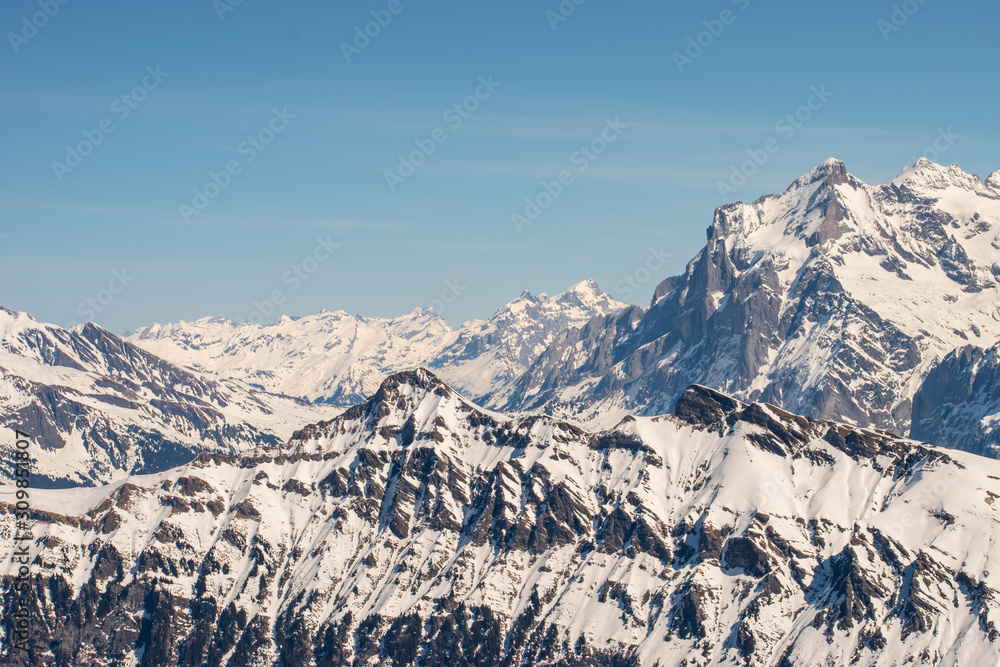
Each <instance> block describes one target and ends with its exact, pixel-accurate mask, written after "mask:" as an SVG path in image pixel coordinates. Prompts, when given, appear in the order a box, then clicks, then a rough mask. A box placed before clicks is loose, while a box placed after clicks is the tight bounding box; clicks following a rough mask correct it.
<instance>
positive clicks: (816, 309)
mask: <svg viewBox="0 0 1000 667" xmlns="http://www.w3.org/2000/svg"><path fill="white" fill-rule="evenodd" d="M998 179H1000V176H998V175H996V174H994V175H993V176H992V177H991V178H990V179H988V180H987V182H985V183H984V182H983V181H980V180H979V179H978V178H977V177H975V176H973V175H971V174H967V173H965V172H963V171H962V170H961V169H959V168H958V166H957V165H952V166H951V167H942V166H939V165H936V164H933V163H930V162H928V161H926V160H921V161H919V162H917V163H916V164H915V165H913V166H912V167H911V168H908V169H907V170H905V171H904V172H903V173H902V174H901V175H900V177H899V178H897V179H896V180H894V181H893V182H891V183H889V184H886V185H880V186H869V185H866V184H864V183H862V182H861V181H859V180H858V179H856V178H855V177H854V176H852V175H850V174H849V173H848V172H847V170H846V169H845V167H844V165H843V163H841V162H839V161H836V160H828V161H826V162H824V163H823V164H822V165H820V166H819V167H817V168H816V169H814V170H813V171H811V172H810V173H809V174H807V175H805V176H803V177H802V178H800V179H798V180H797V181H795V182H794V183H793V184H792V185H791V186H789V188H788V189H787V190H786V191H785V192H784V193H782V194H781V195H777V196H766V197H762V198H760V199H759V200H757V201H756V202H754V203H752V204H743V203H737V204H732V205H728V206H723V207H721V208H719V209H718V210H717V211H716V214H715V219H714V221H713V223H712V226H711V227H710V228H709V230H708V244H707V246H706V247H705V249H704V250H703V251H702V252H701V253H700V254H699V255H698V256H697V257H696V258H695V259H693V260H692V261H691V262H690V263H689V264H688V266H687V270H686V271H685V273H684V274H683V275H680V276H676V277H673V278H670V279H668V280H666V281H664V282H663V283H662V284H661V285H659V286H658V287H657V290H656V294H655V296H654V299H653V303H652V305H651V306H650V308H649V309H647V310H644V311H643V310H640V309H630V310H628V311H625V312H623V313H621V314H619V315H618V316H617V317H611V318H606V319H605V321H604V322H603V323H602V324H601V325H600V326H593V327H588V328H587V330H585V331H569V332H565V333H564V334H563V335H562V336H560V337H557V338H556V340H555V341H554V342H553V344H552V345H551V346H550V347H549V349H548V350H546V352H545V353H543V354H542V355H541V356H540V357H539V358H538V359H537V360H536V361H535V362H534V363H533V364H532V367H531V368H530V369H529V370H528V371H527V372H526V373H525V375H523V376H522V377H521V378H519V379H518V380H517V382H516V383H515V386H514V388H513V391H512V392H511V395H510V397H509V398H508V400H507V401H506V404H505V405H506V407H507V408H509V409H533V408H544V409H546V410H548V411H550V412H553V413H555V414H561V415H569V416H573V417H575V418H578V419H584V420H587V419H593V418H595V417H596V416H598V415H620V414H622V413H624V412H626V411H636V412H639V413H641V414H656V413H659V412H663V411H665V410H667V409H669V406H670V405H672V404H673V401H675V400H676V399H677V397H678V396H679V395H680V394H681V392H683V391H684V388H685V387H686V386H688V385H689V384H691V383H699V384H704V385H708V386H712V387H717V388H719V389H721V390H723V391H726V392H730V393H733V394H735V395H736V396H739V397H742V398H745V399H747V400H766V401H770V402H773V403H776V404H779V405H781V406H783V407H784V408H786V409H789V410H792V411H794V412H798V413H800V414H810V415H814V416H818V417H824V418H830V419H837V420H841V421H846V422H850V423H857V424H862V425H874V426H877V427H881V428H887V429H891V430H893V431H896V432H899V433H908V432H909V429H910V412H911V401H912V397H913V395H914V394H915V393H916V391H917V390H918V389H919V387H920V384H921V382H922V380H923V377H924V375H925V374H926V373H927V372H928V371H929V369H930V368H931V367H932V366H933V365H934V363H936V362H937V361H938V360H939V359H941V358H942V357H944V356H945V355H947V354H948V353H950V352H951V351H953V350H955V349H957V348H959V347H964V346H965V345H967V344H969V342H970V341H982V342H984V343H986V344H987V345H992V344H993V343H994V342H996V340H997V339H998V338H1000V289H998V285H997V281H998V279H1000V190H997V189H996V183H997V182H998Z"/></svg>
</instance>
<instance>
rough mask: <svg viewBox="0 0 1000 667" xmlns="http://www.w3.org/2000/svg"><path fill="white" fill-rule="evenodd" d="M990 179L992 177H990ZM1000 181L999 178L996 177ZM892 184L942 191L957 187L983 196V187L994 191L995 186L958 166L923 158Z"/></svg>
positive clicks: (904, 171) (907, 168)
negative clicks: (945, 164)
mask: <svg viewBox="0 0 1000 667" xmlns="http://www.w3.org/2000/svg"><path fill="white" fill-rule="evenodd" d="M990 178H992V176H991V177H990ZM998 180H1000V177H998ZM892 183H893V184H894V185H903V184H904V183H905V184H906V185H909V186H911V187H913V186H917V187H923V188H928V189H933V190H944V189H947V188H950V187H958V188H962V189H963V190H970V191H973V192H978V193H980V194H984V193H986V192H988V190H987V188H984V185H986V186H989V187H991V188H994V189H995V187H996V186H995V185H990V183H989V179H987V181H986V183H985V184H984V183H983V181H981V180H980V179H979V177H978V176H976V175H975V174H970V173H968V172H967V171H965V170H963V169H962V168H961V167H960V166H959V165H958V164H950V165H948V166H947V167H946V166H944V165H942V164H938V163H936V162H931V161H930V160H928V159H927V158H925V157H921V158H918V159H917V161H916V162H914V163H913V164H911V165H910V166H908V167H906V168H905V169H903V170H902V171H901V172H899V176H897V177H896V178H895V179H894V180H893V181H892Z"/></svg>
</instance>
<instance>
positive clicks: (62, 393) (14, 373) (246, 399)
mask: <svg viewBox="0 0 1000 667" xmlns="http://www.w3.org/2000/svg"><path fill="white" fill-rule="evenodd" d="M337 412H339V410H338V409H336V408H333V406H312V405H308V404H306V403H304V402H302V401H298V400H295V399H291V398H288V397H284V396H276V395H272V394H267V393H265V392H261V391H256V390H252V389H251V388H250V387H247V386H246V385H244V384H242V383H240V382H237V381H235V380H222V379H217V378H213V377H205V376H204V375H203V374H201V373H196V372H191V371H189V370H187V369H184V368H181V367H178V366H176V365H173V364H171V363H169V362H166V361H164V360H162V359H160V358H158V357H156V356H154V355H152V354H150V353H148V352H146V351H144V350H142V349H140V348H138V347H136V346H134V345H132V344H131V343H128V342H126V341H123V340H122V339H121V338H119V337H118V336H116V335H114V334H112V333H110V332H108V331H106V330H104V329H102V328H101V327H99V326H96V325H93V324H87V325H83V326H80V327H77V328H75V329H73V330H66V329H62V328H60V327H57V326H55V325H52V324H42V323H39V322H37V321H36V320H34V319H33V318H32V317H30V316H29V315H26V314H24V313H19V312H15V311H11V310H6V309H4V308H0V425H2V426H4V427H5V428H8V429H11V430H13V429H20V430H22V431H25V432H27V433H30V434H31V435H32V437H33V438H34V441H35V443H36V447H35V449H34V450H33V451H32V457H33V458H34V459H35V468H34V475H33V483H34V485H35V486H37V485H40V484H56V485H65V484H81V483H83V484H93V483H95V482H108V481H111V480H115V479H120V478H122V477H125V476H126V475H128V474H131V473H137V472H151V471H160V470H166V469H168V468H171V467H173V466H176V465H179V464H181V463H185V462H187V461H190V460H191V459H192V458H193V457H194V456H196V455H197V454H198V453H199V452H201V451H203V450H205V451H211V452H222V453H226V454H235V453H237V452H239V451H241V450H244V449H247V448H252V447H257V446H261V445H277V444H279V443H281V442H283V441H284V440H286V439H287V438H288V436H289V435H291V433H292V431H293V430H295V429H297V428H299V427H301V425H302V424H303V423H306V422H308V421H313V420H316V419H319V418H323V417H331V416H333V415H335V414H337ZM13 446H14V439H13V437H10V438H4V439H3V441H0V479H10V476H9V475H10V470H11V466H12V465H13V461H14V459H13V456H12V455H11V448H12V447H13Z"/></svg>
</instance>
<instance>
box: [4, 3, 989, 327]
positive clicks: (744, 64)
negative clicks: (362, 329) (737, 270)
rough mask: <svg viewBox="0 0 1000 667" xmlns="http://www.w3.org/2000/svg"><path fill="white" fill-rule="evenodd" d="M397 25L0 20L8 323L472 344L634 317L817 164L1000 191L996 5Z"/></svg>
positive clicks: (441, 12) (139, 16) (207, 16)
mask: <svg viewBox="0 0 1000 667" xmlns="http://www.w3.org/2000/svg"><path fill="white" fill-rule="evenodd" d="M397 2H398V4H396V3H394V2H391V1H390V0H384V1H383V0H377V1H365V2H351V3H346V2H336V3H334V2H295V1H288V2H282V3H277V2H267V1H265V0H243V1H242V3H240V4H238V5H235V0H218V1H217V2H214V3H213V2H212V0H181V1H178V2H171V3H136V2H124V1H115V0H111V1H108V2H101V3H86V2H83V1H82V0H70V1H69V2H67V4H65V5H62V4H58V2H57V0H42V2H41V3H39V2H38V0H35V1H34V2H29V1H25V0H8V1H7V2H5V3H3V5H2V8H0V28H2V30H3V32H4V34H5V39H4V43H3V44H2V45H0V86H2V88H0V89H2V91H3V94H2V96H0V121H2V122H0V136H2V155H3V159H2V162H0V170H2V171H0V234H3V235H4V236H2V237H0V304H2V305H4V306H7V307H9V308H14V309H18V310H25V311H27V312H30V313H32V314H33V315H35V316H36V317H37V318H39V319H42V320H46V321H51V322H55V323H56V324H60V325H69V324H73V323H77V322H80V321H83V320H86V319H93V320H94V321H96V322H98V323H100V324H102V325H104V326H106V327H108V328H110V329H112V330H115V331H125V330H128V329H131V328H134V327H136V326H139V325H142V324H147V323H150V322H153V321H159V322H165V321H170V320H177V319H188V320H190V319H195V318H198V317H202V316H206V315H221V316H226V317H230V318H233V319H235V320H238V321H243V320H246V319H248V318H252V317H262V316H269V317H264V319H269V318H273V316H274V315H276V314H280V313H287V314H292V315H304V314H309V313H313V312H317V311H319V310H321V309H324V308H325V309H327V310H337V309H343V310H347V311H350V312H355V313H357V312H360V313H363V314H365V315H369V316H394V315H399V314H402V313H405V312H408V311H410V310H412V309H413V308H415V307H422V306H430V305H432V304H433V305H436V306H437V307H438V309H439V310H440V311H441V314H442V315H443V316H444V317H445V318H446V319H448V320H449V321H450V322H452V323H453V324H459V323H461V322H462V321H464V320H467V319H471V318H479V317H485V316H488V315H489V314H490V313H492V312H493V311H494V310H495V309H496V308H497V307H499V306H500V305H502V304H503V303H505V302H507V301H509V300H510V299H512V298H515V297H516V296H518V295H519V294H520V293H521V291H522V290H525V289H527V290H529V291H532V292H535V293H539V292H548V293H555V292H558V291H560V290H562V289H565V288H566V287H568V286H569V285H571V284H573V283H575V282H578V281H580V280H584V279H588V278H593V279H595V280H597V281H598V283H599V284H600V285H601V286H602V287H603V288H604V289H605V291H607V292H608V293H609V294H611V295H612V296H613V297H616V298H619V299H622V300H626V301H631V302H634V303H639V304H645V303H647V302H648V300H649V298H650V296H651V294H652V292H653V289H654V287H655V285H656V283H657V282H659V281H660V280H662V279H664V278H666V277H668V276H669V275H672V274H675V273H678V272H680V271H681V270H683V266H684V264H685V263H686V262H687V261H688V260H689V259H690V258H691V257H692V256H693V255H694V254H695V253H696V252H697V251H698V250H699V249H700V247H701V246H702V245H703V243H704V239H705V229H706V227H707V226H708V225H709V223H710V222H711V218H712V212H713V210H714V209H715V207H716V206H719V205H720V204H723V203H726V202H727V201H735V200H752V199H755V198H756V197H758V196H759V195H761V194H764V193H767V192H773V191H780V190H782V189H784V187H785V186H787V184H788V183H789V182H791V181H792V180H794V179H795V178H797V177H798V176H799V175H801V174H802V173H804V172H806V171H808V170H809V169H811V168H812V167H814V166H815V165H817V164H818V163H820V162H821V161H823V160H824V159H825V158H827V157H831V156H836V157H839V158H841V159H842V160H844V161H845V162H846V163H847V166H848V169H849V170H850V171H851V172H852V173H854V174H856V175H857V176H859V177H860V178H862V179H864V180H866V181H868V182H883V181H886V180H888V179H890V178H892V177H893V176H895V175H896V174H897V173H898V172H899V170H900V169H901V168H902V166H903V165H904V164H905V163H907V162H910V161H912V159H914V158H915V157H917V156H919V155H921V154H923V153H925V151H927V150H928V149H930V148H932V147H933V144H934V142H935V140H937V139H938V138H939V137H940V136H942V133H944V134H948V135H949V136H950V138H949V139H948V140H947V142H944V143H947V148H946V150H944V151H943V153H942V154H941V155H940V156H939V157H938V161H939V162H943V163H952V162H958V163H960V164H961V165H962V166H963V168H965V169H966V170H968V171H971V172H973V173H977V174H980V175H982V176H985V175H986V174H988V173H990V172H991V171H993V170H995V169H997V168H1000V151H998V148H1000V139H998V135H997V133H996V117H997V116H996V113H997V112H996V109H997V106H998V105H997V97H998V90H997V85H996V79H995V74H994V73H995V71H996V63H997V61H998V58H997V56H998V50H1000V42H998V40H997V39H996V35H995V30H996V25H997V24H998V19H1000V9H998V7H997V5H996V4H995V3H986V2H965V3H945V2H942V1H941V0H925V2H923V3H921V2H919V0H909V2H907V3H893V2H872V1H871V0H869V1H867V2H859V1H858V2H856V1H848V2H840V3H802V2H768V3H765V2H762V1H760V0H738V1H735V2H734V1H732V0H714V1H712V2H700V3H697V4H696V3H684V5H683V6H682V7H675V6H674V5H677V4H681V3H659V2H657V3H653V2H615V3H612V2H609V1H607V0H586V1H585V2H583V3H582V4H580V5H576V4H574V3H573V2H572V0H567V1H566V2H563V3H562V7H563V10H564V11H563V14H559V13H558V12H560V2H558V0H549V1H541V2H540V1H538V0H534V1H531V2H528V1H521V0H505V1H503V2H499V1H485V2H458V1H453V0H444V1H435V2H429V1H427V0H397ZM50 3H51V6H50V7H48V11H49V13H50V14H53V15H52V16H51V17H48V16H35V15H36V14H38V12H43V11H44V7H45V6H46V5H48V4H50ZM40 7H41V8H40ZM570 8H573V11H572V13H570V12H569V11H568V10H569V9H570ZM229 10H231V11H229ZM393 10H394V11H395V12H396V13H393ZM372 12H375V17H373V15H372ZM33 16H35V18H34V19H33V18H32V17H33ZM220 17H221V18H220ZM376 18H381V19H382V21H383V23H385V25H384V26H378V25H369V26H367V27H368V29H369V31H370V32H371V33H373V34H375V33H377V34H376V35H375V36H374V37H371V38H369V39H368V40H367V43H366V41H365V40H364V39H363V38H358V40H357V42H356V44H355V46H353V48H349V49H346V51H347V53H346V55H345V48H344V47H343V46H342V44H343V43H349V44H351V43H355V42H354V40H355V38H356V36H357V34H356V28H357V29H360V30H361V31H364V29H365V27H366V24H368V23H370V22H372V21H374V20H376ZM561 19H565V20H561ZM33 20H34V23H36V24H41V27H40V28H37V30H32V27H34V26H30V24H31V22H32V21H33ZM26 21H27V23H25V22H26ZM880 21H881V22H882V23H880ZM689 40H690V41H689ZM699 41H700V42H701V46H692V43H693V44H697V43H698V42H699ZM359 45H360V47H363V48H359ZM677 53H680V54H681V55H682V56H683V58H678V57H677V56H676V55H675V54H677ZM348 60H349V61H350V62H348ZM151 72H152V73H151ZM154 73H155V75H154ZM484 80H485V81H487V82H492V83H490V84H489V86H486V85H484V84H483V83H481V81H484ZM814 90H819V91H822V92H823V93H824V94H823V95H822V97H816V96H815V94H814V92H813V91H814ZM477 93H478V98H477V97H476V95H477ZM123 95H124V96H126V97H125V98H124V99H123V98H122V96H123ZM810 102H811V103H812V105H813V107H814V108H812V109H808V111H804V110H803V109H800V107H802V105H804V104H807V103H810ZM456 104H457V105H464V107H462V106H460V110H455V109H454V107H455V105H456ZM449 110H451V111H450V112H449ZM276 113H277V116H276V115H275V114H276ZM446 113H448V115H447V116H446ZM796 113H799V114H800V119H801V118H806V117H807V119H806V120H805V121H803V122H798V121H796V123H795V124H794V126H793V125H790V124H789V121H787V120H786V121H784V125H779V121H781V120H782V119H783V118H785V117H786V115H787V114H793V115H794V114H796ZM793 117H794V116H793ZM616 119H617V120H616ZM609 122H610V123H612V124H615V123H617V127H618V129H617V130H615V131H608V130H607V128H609ZM789 127H791V128H792V129H791V130H789ZM102 128H103V130H102ZM779 128H780V129H779ZM108 129H110V130H111V131H110V132H105V131H104V130H108ZM435 131H437V132H435ZM602 133H603V134H604V139H609V138H610V139H612V140H610V141H606V142H605V141H604V139H601V137H602ZM435 138H436V139H437V140H435ZM769 139H773V140H774V142H772V143H771V144H770V145H771V146H772V148H773V147H774V146H775V145H776V146H777V150H776V151H773V152H772V153H770V154H767V157H766V160H763V164H762V165H761V166H759V167H757V166H756V165H754V167H755V168H754V170H753V171H754V172H755V173H753V174H752V175H749V176H748V177H747V179H746V182H745V184H742V185H741V187H739V188H736V189H735V191H728V190H727V191H726V192H723V193H720V189H719V187H718V184H719V183H720V182H726V181H729V179H730V178H731V176H732V174H733V169H734V167H736V168H737V169H738V168H739V166H740V165H741V164H742V163H744V162H745V161H746V160H748V159H749V154H748V151H751V152H754V151H755V152H757V154H758V155H760V150H761V148H762V147H763V146H764V145H765V144H766V142H767V141H768V140H769ZM98 140H99V141H98ZM81 142H82V143H83V146H82V147H81V150H80V151H79V152H81V153H82V152H86V153H88V154H87V155H85V156H82V155H81V156H80V157H79V161H77V160H76V159H75V158H74V157H72V156H68V155H67V152H68V151H67V147H71V148H74V150H75V148H76V147H80V145H81ZM255 142H256V144H255ZM255 145H256V147H255ZM941 145H944V144H943V143H942V142H941V141H939V146H941ZM420 146H423V148H420ZM582 146H591V147H592V148H591V151H592V152H591V153H590V155H589V156H586V157H585V156H584V155H585V154H583V153H580V152H579V151H580V148H581V147H582ZM430 148H433V152H432V153H431V151H430ZM597 149H601V150H603V152H601V153H600V154H597ZM414 151H423V153H422V154H418V155H416V156H415V157H413V162H421V163H422V164H420V166H419V167H416V168H415V169H414V171H413V173H412V175H409V172H408V171H407V169H406V168H405V167H404V168H403V169H402V171H396V174H397V176H399V174H400V173H405V174H406V177H405V178H402V179H401V181H402V182H400V180H399V179H391V180H393V181H394V182H393V187H392V188H390V185H389V184H388V183H387V178H386V172H387V171H390V172H391V171H394V170H398V169H399V167H400V156H404V158H405V159H406V160H407V161H409V160H410V156H411V154H412V153H413V152H414ZM931 157H934V156H933V155H932V156H931ZM54 163H59V165H62V166H59V165H55V166H54ZM74 165H75V166H74ZM584 166H585V167H586V170H585V171H584V170H583V167H584ZM227 167H230V168H231V169H232V173H228V174H227V173H225V172H226V170H227ZM561 172H567V173H568V176H569V179H568V181H567V183H568V184H567V185H565V186H564V187H563V188H562V191H561V192H559V193H558V196H556V197H555V198H554V200H552V201H551V203H550V204H549V205H548V207H547V208H545V209H544V210H540V211H539V214H538V215H537V217H536V219H534V220H533V221H532V222H531V224H530V225H522V226H521V227H520V231H518V229H517V228H515V224H514V223H513V222H512V215H514V214H520V215H524V214H525V213H526V208H528V204H527V203H526V199H533V200H535V201H540V202H541V203H548V201H547V200H546V199H545V197H544V196H543V194H542V193H545V185H544V184H545V183H548V184H549V189H550V190H551V191H553V192H556V189H555V186H553V185H552V183H553V182H554V181H556V182H557V181H558V178H559V175H560V173H561ZM212 174H214V175H215V180H216V181H217V182H218V183H222V184H224V187H217V186H214V185H213V184H212ZM206 187H207V188H208V193H206V194H212V195H213V197H212V198H210V199H209V198H208V197H206V198H205V200H201V201H199V200H198V196H197V195H196V194H195V190H196V189H197V190H198V191H199V192H202V193H205V189H206ZM539 197H541V200H539V199H538V198H539ZM195 204H201V205H204V206H203V208H202V210H198V211H197V213H196V214H193V215H192V214H191V210H192V209H193V210H197V209H196V207H195ZM182 205H184V206H189V207H191V208H190V209H187V211H188V215H185V214H184V210H183V209H182ZM651 251H655V252H657V253H659V254H661V255H662V254H663V253H667V254H669V255H670V257H669V259H668V260H667V262H666V263H665V264H664V265H663V266H662V267H661V268H659V269H657V270H656V271H654V272H653V274H652V275H650V276H649V277H648V279H647V280H646V281H645V282H642V284H640V285H638V289H634V290H633V289H631V288H627V289H625V288H624V287H625V286H624V283H623V278H624V276H626V275H631V276H633V282H635V280H634V278H635V276H636V273H635V272H636V269H637V268H638V267H641V266H643V265H644V264H645V262H646V260H647V258H648V257H649V256H650V253H651ZM296 267H298V268H296ZM639 277H640V278H644V277H645V274H644V273H643V272H641V271H640V273H639ZM442 292H444V293H445V296H446V297H447V299H446V301H448V303H444V302H443V301H436V300H439V299H440V298H441V295H442ZM88 304H89V305H88ZM272 307H273V310H274V313H273V314H271V313H270V310H271V308H272ZM264 311H267V312H264Z"/></svg>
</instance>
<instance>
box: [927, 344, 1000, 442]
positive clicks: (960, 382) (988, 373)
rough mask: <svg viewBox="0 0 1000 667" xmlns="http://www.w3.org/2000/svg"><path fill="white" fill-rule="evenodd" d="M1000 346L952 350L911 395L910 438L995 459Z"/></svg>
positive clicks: (999, 422) (999, 435)
mask: <svg viewBox="0 0 1000 667" xmlns="http://www.w3.org/2000/svg"><path fill="white" fill-rule="evenodd" d="M998 354H1000V344H998V345H994V346H993V347H991V348H988V349H982V348H979V347H974V346H968V347H964V348H962V349H960V350H956V351H955V352H952V353H951V354H949V355H948V356H946V357H945V358H944V359H942V360H941V362H940V363H938V364H936V365H935V366H934V368H932V369H931V371H930V372H929V373H928V374H927V378H926V379H925V380H924V382H923V384H922V385H921V387H920V390H919V391H918V392H917V394H916V395H915V396H914V397H913V429H912V434H913V437H915V438H920V439H921V440H926V441H930V442H950V443H952V446H954V447H957V448H958V449H962V450H965V451H967V452H974V453H976V454H982V455H983V456H992V457H994V458H1000V428H998V427H1000V362H998Z"/></svg>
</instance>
